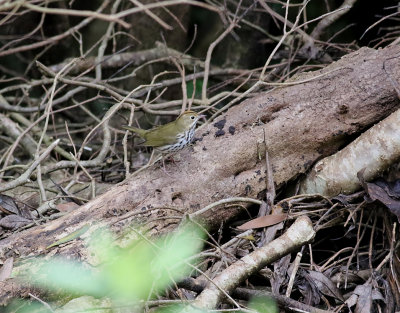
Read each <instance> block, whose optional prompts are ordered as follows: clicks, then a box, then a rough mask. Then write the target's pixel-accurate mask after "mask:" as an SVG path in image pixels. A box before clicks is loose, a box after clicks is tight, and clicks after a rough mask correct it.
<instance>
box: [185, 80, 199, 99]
mask: <svg viewBox="0 0 400 313" xmlns="http://www.w3.org/2000/svg"><path fill="white" fill-rule="evenodd" d="M202 88H203V80H202V79H197V80H196V88H195V94H194V97H195V99H200V98H201V89H202ZM193 89H194V88H193V80H190V81H188V82H187V83H186V92H187V96H188V98H189V99H190V98H192V96H193Z"/></svg>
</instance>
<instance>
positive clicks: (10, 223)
mask: <svg viewBox="0 0 400 313" xmlns="http://www.w3.org/2000/svg"><path fill="white" fill-rule="evenodd" d="M31 222H32V221H31V220H29V219H27V218H25V217H22V216H19V215H15V214H12V215H7V216H6V217H3V218H2V219H0V226H1V227H4V228H8V229H15V228H19V227H22V226H25V225H28V224H29V223H31Z"/></svg>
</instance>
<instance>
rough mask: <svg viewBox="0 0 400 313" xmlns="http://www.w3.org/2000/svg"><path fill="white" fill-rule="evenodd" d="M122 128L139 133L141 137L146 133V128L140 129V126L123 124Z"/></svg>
mask: <svg viewBox="0 0 400 313" xmlns="http://www.w3.org/2000/svg"><path fill="white" fill-rule="evenodd" d="M122 128H124V129H126V130H129V131H131V132H134V133H136V134H138V135H139V136H141V137H143V136H144V135H145V134H146V130H144V129H140V128H137V127H132V126H126V125H123V126H122Z"/></svg>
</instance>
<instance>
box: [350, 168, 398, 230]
mask: <svg viewBox="0 0 400 313" xmlns="http://www.w3.org/2000/svg"><path fill="white" fill-rule="evenodd" d="M363 174H364V170H361V171H359V172H358V173H357V177H358V179H359V180H360V182H361V185H362V186H363V188H364V190H365V191H366V192H367V194H368V196H369V198H370V200H371V201H379V202H381V203H382V204H383V205H385V206H386V207H387V208H388V209H389V210H390V212H392V213H393V214H394V215H396V216H397V219H398V221H399V222H400V192H399V188H400V187H399V185H400V183H399V181H395V182H394V183H388V182H386V181H384V180H383V179H380V180H377V181H375V182H373V183H367V182H365V180H364V177H363Z"/></svg>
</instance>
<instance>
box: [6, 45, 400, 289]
mask: <svg viewBox="0 0 400 313" xmlns="http://www.w3.org/2000/svg"><path fill="white" fill-rule="evenodd" d="M399 53H400V47H388V48H385V49H380V50H374V49H369V48H362V49H360V50H359V51H356V52H354V53H351V54H349V55H347V56H345V57H343V58H342V59H341V60H339V61H337V62H335V63H333V64H331V65H329V66H327V67H326V68H324V69H321V70H318V71H314V72H308V73H304V74H302V75H298V76H297V77H296V78H294V79H291V81H290V84H291V85H288V86H284V87H279V88H276V89H274V90H271V91H269V92H263V93H260V95H258V96H256V97H254V98H251V99H247V100H246V101H243V102H242V103H241V104H239V105H237V106H235V107H233V108H231V109H230V110H228V111H227V112H226V113H225V114H224V115H223V116H221V117H220V118H219V119H218V120H217V122H218V124H217V125H218V126H219V127H220V128H221V126H222V125H223V124H224V122H223V121H225V124H224V127H223V128H222V131H223V132H224V134H223V135H220V134H221V133H222V132H221V130H219V129H218V128H217V127H215V126H214V125H208V126H207V127H204V128H203V129H200V130H199V131H197V133H196V136H197V137H201V141H197V142H196V143H195V145H194V146H193V148H189V149H185V150H184V151H182V152H181V153H180V155H179V156H180V162H177V163H176V164H169V165H168V166H167V171H168V172H169V174H166V173H165V172H164V171H163V169H162V168H160V167H159V166H158V165H156V166H152V167H151V168H148V169H146V170H145V171H143V172H140V173H138V174H137V175H135V176H133V177H131V178H129V179H127V180H125V181H124V182H122V183H120V184H118V185H115V186H114V187H112V188H111V189H110V190H108V191H107V192H106V193H104V194H103V195H101V196H99V197H97V198H96V199H94V200H92V201H90V202H89V203H87V204H85V205H83V206H81V207H80V208H78V209H77V210H75V211H74V212H72V213H70V214H68V215H66V216H64V217H63V218H60V219H57V220H54V221H51V222H48V223H46V224H45V225H41V226H37V227H34V228H31V229H27V230H25V231H23V232H21V233H16V234H14V235H12V236H10V237H8V238H6V239H3V240H1V241H0V258H2V259H4V258H6V257H10V256H14V257H24V256H28V255H39V254H42V253H46V252H47V250H45V247H46V246H48V245H50V244H51V243H53V242H55V241H56V240H58V239H60V238H61V237H63V236H66V235H67V234H70V233H71V232H73V231H75V230H76V229H78V228H80V227H82V226H83V225H85V224H87V223H89V224H93V223H96V222H101V223H102V224H103V225H108V226H110V227H111V229H113V230H114V231H116V232H118V231H119V230H122V229H124V227H125V226H126V225H128V224H129V225H130V224H132V223H135V224H141V223H144V222H145V223H147V225H148V227H149V229H150V234H156V233H157V232H160V231H163V232H164V231H170V230H172V229H174V228H175V227H176V225H177V224H178V223H179V222H180V219H179V217H177V215H179V214H178V213H177V212H176V211H174V210H170V209H168V208H171V207H174V208H178V209H180V210H182V212H185V213H192V212H195V211H197V210H199V209H201V208H202V207H204V206H206V205H208V204H210V203H212V202H215V201H218V200H220V199H224V198H228V197H237V196H242V197H243V196H247V197H254V198H256V197H261V196H262V192H263V190H265V161H264V160H263V159H262V158H261V159H260V158H259V156H262V157H263V156H264V154H265V153H264V148H263V147H264V145H263V144H262V142H263V136H264V132H265V136H266V146H267V149H268V151H269V156H270V159H271V162H272V165H273V170H274V178H275V183H276V185H277V186H281V185H282V184H284V183H286V182H288V181H290V180H292V179H294V178H295V177H297V176H298V175H299V174H302V173H305V172H306V171H307V170H308V169H309V168H310V167H311V166H312V165H313V163H314V162H315V161H316V160H318V159H320V158H321V157H324V156H327V155H329V154H332V153H334V152H335V151H337V150H338V149H339V148H341V147H343V146H344V145H345V144H346V143H347V142H348V141H349V140H350V139H353V138H354V136H355V135H357V134H359V133H360V132H362V131H363V130H365V129H366V128H368V127H369V126H371V125H372V124H374V123H376V122H378V121H379V120H381V119H383V118H384V117H386V116H388V115H389V114H390V113H392V112H393V111H394V110H396V109H397V108H398V107H399V99H398V98H397V95H396V92H395V90H394V89H393V86H392V84H391V83H390V79H389V77H388V73H387V72H385V71H384V70H383V69H382V65H383V63H384V62H386V68H388V71H389V72H390V73H389V74H390V75H391V77H392V78H393V79H394V80H397V81H399V80H400V64H399V62H398V61H397V59H394V58H397V57H398V55H399ZM313 78H314V79H313ZM304 81H306V82H304ZM217 131H218V132H217ZM216 135H220V136H216ZM338 170H340V169H338ZM239 211H240V206H235V207H232V206H230V207H225V208H224V207H223V206H219V207H216V208H214V209H213V210H210V211H208V212H206V213H205V214H204V215H203V216H202V218H203V220H204V221H206V223H207V225H208V227H211V228H212V227H216V226H218V225H220V224H221V222H223V221H226V220H228V219H230V218H232V217H234V216H235V215H236V214H237V213H238V212H239ZM94 228H96V226H93V227H91V229H90V230H89V231H88V232H87V233H85V234H84V236H88V235H89V234H90V233H91V232H92V230H93V229H94ZM55 249H58V250H59V251H58V252H59V253H60V254H68V255H70V256H72V257H77V258H80V259H83V260H86V261H89V262H90V255H88V253H87V251H86V249H85V248H84V245H83V243H82V241H81V240H74V241H72V242H69V243H68V244H67V245H65V246H64V247H57V248H55ZM5 292H6V290H2V291H1V292H0V296H1V294H3V295H4V293H5Z"/></svg>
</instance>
